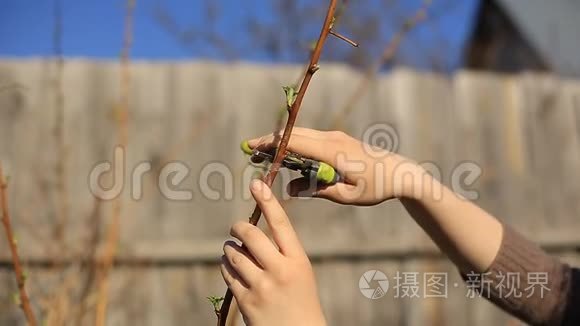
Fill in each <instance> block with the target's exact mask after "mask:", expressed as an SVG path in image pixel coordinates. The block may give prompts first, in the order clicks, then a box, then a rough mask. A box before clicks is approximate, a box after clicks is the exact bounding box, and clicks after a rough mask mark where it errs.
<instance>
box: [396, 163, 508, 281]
mask: <svg viewBox="0 0 580 326" xmlns="http://www.w3.org/2000/svg"><path fill="white" fill-rule="evenodd" d="M418 173H421V172H418ZM423 173H424V172H423ZM416 180H421V182H420V183H418V182H415V184H414V190H415V191H412V192H413V193H415V194H413V195H409V196H405V197H403V198H401V202H402V203H403V205H404V206H405V208H406V209H407V211H408V212H409V213H410V214H411V216H412V217H413V219H415V221H416V222H417V223H418V224H419V225H420V226H421V227H422V228H423V230H425V232H427V234H428V235H429V236H430V237H431V238H432V239H433V241H434V242H435V243H436V244H437V246H438V247H439V248H440V249H441V250H442V251H443V252H444V253H445V254H446V255H447V256H448V257H449V258H450V259H451V260H452V261H453V262H454V263H455V264H456V265H457V266H458V268H459V269H460V270H461V271H462V272H464V273H469V272H484V271H486V270H487V269H488V268H489V266H490V265H491V263H492V262H493V260H494V258H495V257H496V256H497V253H498V251H499V249H500V246H501V240H502V233H503V228H502V225H501V223H500V222H499V221H498V220H497V219H495V218H494V217H493V216H491V215H490V214H488V213H486V212H485V211H484V210H482V209H481V208H479V207H478V206H477V205H475V204H473V203H471V202H470V201H468V200H465V199H463V198H460V197H459V196H458V195H457V194H455V193H453V192H452V191H451V190H450V189H448V188H447V187H445V186H443V185H442V184H441V183H439V182H438V181H437V180H435V179H434V178H432V177H431V176H425V175H421V176H418V178H416ZM417 187H419V189H420V190H421V191H416V190H417ZM409 193H411V192H409ZM434 194H437V196H435V195H434Z"/></svg>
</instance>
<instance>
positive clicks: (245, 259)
mask: <svg viewBox="0 0 580 326" xmlns="http://www.w3.org/2000/svg"><path fill="white" fill-rule="evenodd" d="M250 190H251V193H252V195H253V196H254V199H255V200H256V202H257V203H258V205H259V206H260V208H261V209H262V212H263V213H264V217H265V219H266V222H267V224H268V227H269V228H270V230H271V232H272V237H273V240H274V242H275V244H273V243H272V241H270V239H269V238H268V237H267V236H266V234H264V232H262V230H260V229H259V228H258V227H256V226H254V225H252V224H250V223H247V222H238V223H236V224H235V225H234V226H233V227H232V228H231V230H230V234H231V235H232V236H233V237H235V238H237V239H239V240H240V241H242V242H243V243H244V245H245V246H244V247H241V246H240V245H238V244H236V243H235V242H234V241H228V242H226V243H225V245H224V253H225V255H224V256H222V263H221V265H220V269H221V272H222V276H223V278H224V280H225V282H226V284H227V285H228V287H229V288H230V290H231V291H232V293H233V295H234V297H235V298H236V301H237V302H238V306H239V308H240V312H241V313H242V315H243V317H244V321H245V322H246V324H248V325H268V326H269V325H325V324H326V322H325V320H324V315H323V314H322V309H321V307H320V302H319V299H318V294H317V292H316V281H315V278H314V273H313V271H312V267H311V265H310V261H309V260H308V257H307V256H306V253H305V252H304V249H303V248H302V245H301V244H300V241H299V239H298V237H297V235H296V233H295V232H294V229H293V227H292V225H291V224H290V221H289V219H288V216H287V215H286V213H285V212H284V209H283V208H282V206H281V205H280V203H279V202H278V201H277V200H276V198H275V197H274V195H273V194H272V191H271V190H270V188H268V186H267V185H266V184H264V183H263V182H262V181H258V180H255V181H253V182H252V184H251V186H250ZM276 246H277V247H278V248H276Z"/></svg>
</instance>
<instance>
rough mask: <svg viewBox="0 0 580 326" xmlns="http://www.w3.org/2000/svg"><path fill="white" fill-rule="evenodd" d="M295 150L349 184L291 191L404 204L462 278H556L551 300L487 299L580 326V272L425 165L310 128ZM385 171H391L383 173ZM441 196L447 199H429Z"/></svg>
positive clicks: (524, 315)
mask: <svg viewBox="0 0 580 326" xmlns="http://www.w3.org/2000/svg"><path fill="white" fill-rule="evenodd" d="M276 139H277V137H275V136H274V135H267V136H264V137H261V138H257V139H253V140H250V141H249V144H250V147H252V148H254V147H271V146H276ZM288 150H290V151H293V152H297V153H299V154H302V155H304V156H307V157H310V158H313V159H316V160H320V161H324V162H326V163H329V164H331V165H333V166H334V167H335V168H337V170H338V171H339V172H340V173H341V175H342V176H343V177H344V182H341V183H337V184H335V185H332V186H324V187H322V186H320V185H316V186H314V187H313V186H312V185H310V183H309V181H308V180H305V179H297V180H293V181H292V182H291V183H290V184H289V186H288V192H289V194H290V195H293V196H313V197H320V198H325V199H329V200H332V201H334V202H337V203H341V204H352V205H375V204H378V203H381V202H384V201H386V200H389V199H393V198H398V199H399V200H400V201H401V202H402V203H403V205H404V206H405V208H406V209H407V211H408V212H409V213H410V215H411V216H412V217H413V219H414V220H415V221H416V222H417V223H418V224H419V225H420V226H421V227H422V228H423V229H424V230H425V232H426V233H427V234H428V235H429V236H430V237H431V238H432V239H433V241H434V242H435V243H436V244H437V245H438V247H439V248H440V249H441V250H442V251H443V252H444V253H445V254H446V255H447V256H448V257H449V258H450V259H451V260H452V261H453V262H454V263H455V264H456V265H457V267H458V268H459V270H460V272H461V273H462V275H464V276H465V275H466V274H469V273H472V272H474V273H483V272H489V273H490V274H491V275H492V284H491V287H492V288H493V287H494V286H495V285H497V282H498V280H497V279H495V278H493V276H496V275H501V273H503V274H504V275H505V273H508V272H509V273H518V274H519V275H520V277H521V280H522V281H521V283H520V284H518V285H519V286H518V289H517V290H520V291H523V290H524V289H526V288H527V287H528V285H529V284H528V282H527V279H526V278H525V277H526V276H527V275H528V273H547V275H548V284H546V286H547V287H548V288H550V291H547V293H545V295H544V297H543V298H541V297H540V295H539V291H538V292H535V295H533V296H531V297H530V298H525V297H520V298H514V297H511V298H506V297H502V295H501V294H500V293H498V292H497V291H493V290H492V291H490V292H489V293H486V292H485V289H480V290H482V292H484V293H482V294H483V295H484V296H485V297H486V298H488V299H490V300H491V301H492V302H494V303H495V304H497V305H498V306H500V307H501V308H503V309H504V310H506V311H508V312H509V313H511V314H512V315H514V316H517V317H519V318H520V319H522V320H524V321H526V322H529V323H531V324H534V325H559V324H566V325H575V324H578V322H579V320H580V317H579V316H578V314H579V312H578V311H579V310H580V309H577V308H576V309H575V308H574V307H577V306H579V305H580V299H579V298H578V297H579V294H578V293H577V292H578V291H580V290H578V288H579V287H580V285H579V283H580V281H579V280H578V278H579V277H578V274H579V272H578V271H572V270H571V269H570V268H569V267H568V266H567V265H564V264H562V263H560V262H559V261H558V260H557V259H555V258H552V257H550V256H549V255H547V254H546V253H545V252H543V251H542V250H541V249H539V248H538V247H537V246H535V245H534V244H532V243H531V242H529V241H528V240H526V239H524V238H523V237H521V236H520V235H518V234H517V233H516V232H515V231H513V230H511V229H510V228H509V227H507V226H505V225H503V224H502V223H500V222H499V221H498V220H497V219H495V218H494V217H493V216H491V215H490V214H488V213H486V212H485V211H484V210H482V209H481V208H479V207H478V206H476V205H475V204H473V203H471V202H469V201H467V200H464V199H462V198H460V197H459V196H458V195H457V194H455V193H453V192H452V191H451V190H450V189H448V188H446V187H444V186H443V185H442V184H440V183H439V182H438V181H437V180H435V179H434V178H432V177H431V176H430V175H428V174H427V172H426V171H424V170H423V169H422V168H421V167H420V166H419V165H418V164H415V163H414V162H413V161H411V160H409V159H407V158H405V157H402V156H400V155H398V154H396V153H388V155H386V154H387V153H385V155H370V153H369V152H368V146H367V147H364V146H363V144H362V143H361V142H359V141H358V140H356V139H354V138H352V137H350V136H348V135H346V134H344V133H341V132H321V131H316V130H310V129H304V128H296V129H295V131H294V133H293V135H292V138H291V140H290V144H289V146H288ZM375 150H380V149H375ZM375 154H376V153H375ZM377 157H379V158H377ZM353 162H356V163H358V164H359V165H358V166H357V164H351V163H353ZM360 163H362V166H363V167H364V168H363V169H362V170H361V169H360ZM379 164H380V165H379ZM377 166H381V167H383V168H384V170H382V171H380V173H377V169H376V168H375V167H377ZM408 176H411V178H409V177H408ZM434 193H438V194H441V196H437V197H435V196H430V195H429V194H434ZM574 288H576V290H573V289H574Z"/></svg>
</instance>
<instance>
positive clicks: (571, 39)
mask: <svg viewBox="0 0 580 326" xmlns="http://www.w3.org/2000/svg"><path fill="white" fill-rule="evenodd" d="M483 1H486V0H483ZM496 1H497V3H498V4H499V5H500V6H501V7H502V8H503V9H504V10H505V12H506V13H507V14H508V15H509V16H510V17H511V18H512V20H513V22H514V23H515V24H516V26H517V27H518V28H519V30H520V32H521V33H522V34H523V36H524V37H526V38H527V39H528V41H529V42H530V44H531V45H532V46H533V47H534V48H535V49H536V50H537V51H538V53H539V54H540V55H541V56H542V58H543V59H544V60H545V62H546V63H547V64H548V65H549V66H550V68H551V69H552V70H553V71H554V72H557V73H558V74H561V75H567V76H580V1H578V0H549V1H548V0H496Z"/></svg>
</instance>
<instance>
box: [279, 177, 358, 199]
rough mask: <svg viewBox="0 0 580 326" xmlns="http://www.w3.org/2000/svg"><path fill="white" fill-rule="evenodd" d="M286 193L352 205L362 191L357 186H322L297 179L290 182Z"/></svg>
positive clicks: (305, 179) (337, 184)
mask: <svg viewBox="0 0 580 326" xmlns="http://www.w3.org/2000/svg"><path fill="white" fill-rule="evenodd" d="M286 191H287V192H288V194H289V195H290V196H293V197H306V198H310V197H316V198H324V199H328V200H330V201H333V202H335V203H339V204H352V203H355V202H358V201H359V200H360V196H361V195H362V191H361V189H360V187H359V186H354V185H350V184H346V183H342V182H338V183H335V184H333V185H322V184H319V183H315V182H312V181H311V179H309V178H298V179H294V180H292V181H290V183H288V186H287V187H286Z"/></svg>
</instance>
